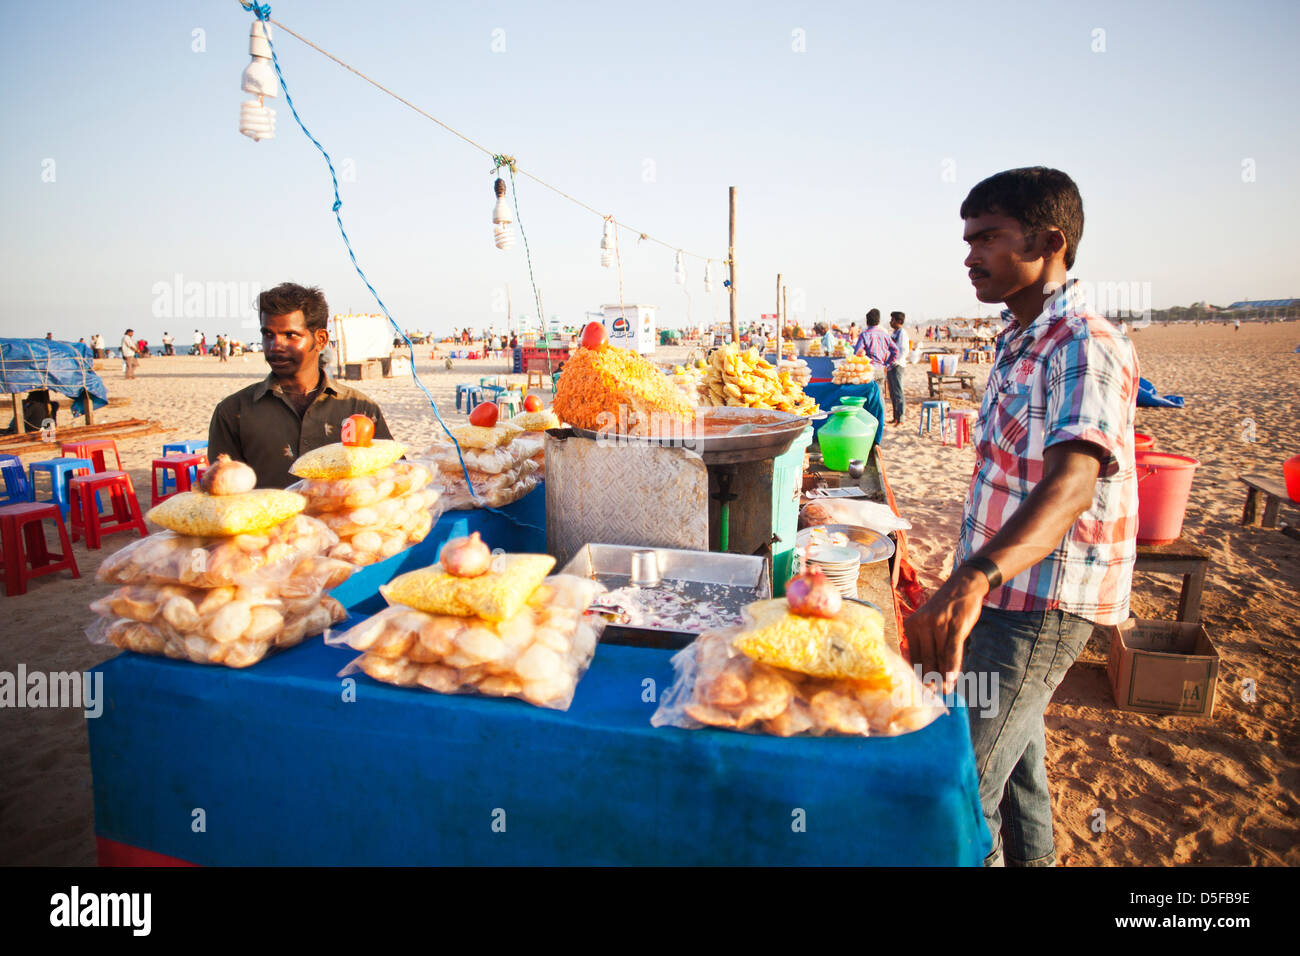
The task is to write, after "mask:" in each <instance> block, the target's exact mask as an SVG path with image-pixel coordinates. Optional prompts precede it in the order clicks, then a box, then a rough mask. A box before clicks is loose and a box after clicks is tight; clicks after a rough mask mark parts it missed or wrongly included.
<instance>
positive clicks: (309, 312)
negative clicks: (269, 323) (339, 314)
mask: <svg viewBox="0 0 1300 956" xmlns="http://www.w3.org/2000/svg"><path fill="white" fill-rule="evenodd" d="M298 311H301V312H302V317H303V319H304V321H305V322H306V324H307V328H308V330H309V331H312V332H317V331H320V330H322V329H324V328H326V327H327V326H328V324H329V311H330V310H329V306H328V305H327V304H326V303H325V293H323V292H321V290H320V289H318V288H316V287H315V286H312V287H311V288H310V289H308V288H306V287H305V286H300V285H298V284H296V283H293V282H281V283H280V284H279V285H278V286H276V287H275V288H274V289H267V290H266V291H265V292H263V293H262V294H261V295H259V296H258V297H257V315H258V318H263V317H265V316H268V315H288V314H289V313H291V312H298Z"/></svg>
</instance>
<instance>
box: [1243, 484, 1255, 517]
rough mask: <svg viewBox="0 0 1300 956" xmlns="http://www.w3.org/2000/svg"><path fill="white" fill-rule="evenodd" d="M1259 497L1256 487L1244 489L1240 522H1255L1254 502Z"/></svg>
mask: <svg viewBox="0 0 1300 956" xmlns="http://www.w3.org/2000/svg"><path fill="white" fill-rule="evenodd" d="M1258 499H1259V489H1258V488H1249V487H1248V488H1247V489H1246V507H1245V508H1243V509H1242V511H1241V523H1242V524H1243V525H1252V524H1254V523H1255V503H1256V501H1257V500H1258Z"/></svg>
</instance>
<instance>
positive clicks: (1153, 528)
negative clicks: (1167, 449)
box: [1135, 451, 1200, 544]
mask: <svg viewBox="0 0 1300 956" xmlns="http://www.w3.org/2000/svg"><path fill="white" fill-rule="evenodd" d="M1135 458H1136V459H1137V476H1138V529H1137V540H1138V544H1169V543H1171V542H1173V541H1177V540H1178V536H1179V535H1180V534H1182V533H1183V516H1184V515H1185V514H1186V513H1187V498H1188V496H1189V495H1190V494H1191V492H1192V478H1193V476H1194V475H1195V474H1196V469H1197V466H1199V465H1200V462H1199V461H1197V460H1196V459H1195V458H1186V457H1184V456H1183V455H1168V454H1165V453H1164V452H1162V451H1140V452H1137V453H1136V455H1135Z"/></svg>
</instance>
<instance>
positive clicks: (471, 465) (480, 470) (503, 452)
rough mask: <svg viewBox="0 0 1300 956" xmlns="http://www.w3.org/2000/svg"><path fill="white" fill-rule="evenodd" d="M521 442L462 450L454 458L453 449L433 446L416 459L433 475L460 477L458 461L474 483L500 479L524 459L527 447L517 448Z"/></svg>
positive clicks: (437, 444)
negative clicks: (484, 477) (487, 478)
mask: <svg viewBox="0 0 1300 956" xmlns="http://www.w3.org/2000/svg"><path fill="white" fill-rule="evenodd" d="M520 441H522V438H519V439H515V440H514V441H509V442H506V443H505V444H504V445H497V446H496V447H495V448H462V449H461V450H460V451H461V453H460V455H457V454H456V446H455V445H452V444H444V443H441V442H439V443H435V444H433V445H430V446H429V447H428V448H427V449H426V450H425V452H424V454H422V455H421V456H420V458H419V461H420V462H421V463H426V462H427V463H428V464H429V465H430V467H432V468H434V469H436V470H437V471H439V472H441V473H445V474H449V475H457V474H460V473H461V467H460V460H461V457H464V459H465V467H466V468H468V469H469V472H470V475H471V477H473V478H475V480H476V481H477V479H478V477H479V476H480V475H500V474H504V473H506V472H510V471H513V470H514V469H516V468H518V467H519V463H520V462H521V461H523V460H524V459H525V458H527V457H528V447H529V446H527V445H521V444H520Z"/></svg>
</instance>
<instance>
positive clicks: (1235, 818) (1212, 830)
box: [0, 323, 1300, 866]
mask: <svg viewBox="0 0 1300 956" xmlns="http://www.w3.org/2000/svg"><path fill="white" fill-rule="evenodd" d="M1132 337H1133V341H1134V342H1135V344H1136V346H1137V349H1138V355H1139V359H1140V362H1141V365H1142V372H1143V375H1144V376H1145V377H1147V378H1148V379H1150V380H1152V381H1153V382H1154V383H1155V384H1156V386H1157V388H1158V389H1160V391H1161V392H1162V393H1173V394H1179V395H1182V396H1184V397H1185V398H1186V407H1185V408H1183V409H1139V411H1138V418H1137V422H1138V429H1139V430H1140V431H1143V432H1145V433H1148V434H1151V435H1153V436H1154V437H1155V438H1156V442H1157V448H1158V449H1160V450H1162V451H1168V452H1172V453H1175V454H1181V455H1188V456H1191V457H1194V458H1196V459H1198V460H1199V461H1200V462H1201V466H1200V468H1199V469H1198V471H1197V473H1196V478H1195V482H1194V485H1193V488H1192V495H1191V502H1190V505H1189V508H1188V513H1187V517H1186V521H1185V525H1184V535H1185V536H1188V537H1190V538H1192V539H1193V540H1194V541H1195V542H1196V543H1197V544H1198V545H1199V546H1200V547H1202V548H1204V549H1205V550H1206V551H1207V552H1209V554H1210V555H1211V565H1210V570H1209V576H1208V579H1207V581H1206V588H1205V595H1204V600H1203V605H1202V617H1203V622H1204V624H1205V626H1206V628H1207V629H1208V631H1209V633H1210V635H1211V638H1212V639H1213V641H1214V643H1215V645H1216V647H1217V648H1218V651H1219V654H1220V655H1221V659H1222V662H1221V670H1220V677H1219V691H1218V702H1217V706H1216V709H1215V712H1214V716H1213V717H1212V718H1211V719H1204V720H1197V719H1191V718H1173V717H1169V718H1164V717H1148V716H1142V715H1137V714H1131V713H1125V712H1123V711H1120V710H1118V709H1117V708H1116V707H1115V706H1114V703H1113V701H1112V698H1111V692H1110V688H1109V685H1108V683H1107V679H1106V671H1105V661H1106V653H1107V643H1106V640H1105V638H1104V635H1103V634H1102V633H1101V632H1100V631H1098V632H1097V633H1095V634H1094V636H1093V639H1092V641H1091V642H1090V644H1089V646H1088V648H1087V649H1086V651H1085V653H1084V656H1083V658H1081V659H1080V661H1079V662H1078V663H1077V664H1076V665H1075V667H1074V668H1073V670H1072V671H1071V672H1070V674H1069V675H1068V676H1067V678H1066V680H1065V682H1064V683H1063V684H1062V686H1061V687H1060V688H1059V689H1058V691H1057V693H1056V697H1055V699H1054V701H1053V703H1052V705H1051V706H1050V707H1049V709H1048V712H1047V724H1048V753H1049V756H1048V775H1049V779H1050V780H1051V786H1052V791H1053V801H1054V808H1055V819H1056V828H1057V829H1056V836H1057V848H1058V853H1059V854H1060V857H1061V861H1062V863H1063V864H1065V865H1074V866H1079V865H1083V866H1090V865H1172V864H1199V865H1205V864H1218V865H1247V864H1291V865H1295V864H1297V863H1300V839H1298V838H1297V837H1298V836H1300V798H1297V796H1296V794H1297V793H1300V732H1298V731H1300V726H1298V720H1297V716H1296V713H1295V710H1294V707H1293V706H1292V702H1293V700H1294V699H1295V696H1296V691H1297V686H1296V685H1297V678H1296V676H1295V667H1294V658H1295V653H1296V647H1295V637H1296V633H1297V630H1298V628H1297V623H1298V622H1300V596H1298V595H1300V542H1297V541H1295V540H1292V539H1290V538H1287V537H1286V536H1284V535H1282V534H1281V533H1280V532H1279V531H1277V530H1268V529H1263V528H1260V527H1253V528H1244V527H1241V526H1240V524H1239V521H1240V516H1241V509H1242V504H1243V502H1244V498H1245V491H1244V487H1243V486H1242V485H1241V484H1240V483H1239V482H1237V481H1236V480H1235V477H1236V475H1237V474H1238V473H1245V472H1261V473H1267V474H1272V475H1274V476H1275V477H1276V478H1277V479H1278V480H1281V474H1282V462H1283V460H1285V459H1286V458H1288V457H1290V456H1292V455H1295V454H1298V453H1300V433H1297V430H1296V427H1295V422H1294V410H1295V407H1296V402H1295V394H1296V386H1297V384H1298V383H1300V355H1297V354H1294V351H1293V350H1294V349H1295V348H1296V346H1297V344H1300V323H1290V324H1273V325H1259V324H1247V325H1244V326H1242V328H1241V330H1240V331H1237V332H1234V330H1233V329H1232V328H1231V327H1230V326H1229V327H1224V326H1201V327H1181V328H1180V327H1167V328H1166V327H1148V328H1145V329H1141V330H1137V331H1135V332H1133V333H1132ZM686 353H687V350H686V349H684V348H677V349H661V350H659V352H657V353H656V354H655V355H654V356H653V357H654V359H655V361H657V362H659V363H660V364H670V363H672V362H673V361H676V360H680V359H681V358H682V357H684V356H685V355H686ZM417 368H418V371H419V373H420V376H421V379H422V380H423V382H424V383H425V385H426V387H427V388H428V389H429V391H430V392H431V393H432V395H433V397H434V398H435V400H436V401H437V402H438V405H439V408H440V409H441V410H442V413H443V416H444V418H445V419H446V420H447V421H448V422H449V423H450V422H453V421H457V422H458V421H462V420H463V419H464V413H463V412H461V413H457V412H456V410H455V385H456V384H457V383H458V382H466V381H477V379H478V377H479V376H481V375H491V374H497V373H503V372H505V371H506V367H505V363H504V361H494V360H482V361H463V360H457V361H456V362H455V368H453V369H451V370H448V369H446V368H445V367H444V366H443V363H442V361H441V360H438V361H436V362H435V361H433V360H432V359H431V358H430V354H429V349H428V347H422V348H421V349H420V350H419V361H418V362H417ZM963 369H964V370H966V371H971V372H973V373H974V374H975V381H976V386H977V388H978V387H982V384H983V381H984V379H985V378H986V377H987V374H988V369H989V366H988V365H969V364H968V365H964V366H963ZM266 371H267V367H266V365H265V363H264V362H263V360H262V357H261V356H260V355H249V356H244V357H239V358H235V359H232V360H231V361H230V363H229V364H224V365H223V364H219V363H218V362H217V360H216V359H215V358H197V357H193V358H192V357H174V358H158V357H154V358H149V359H147V360H145V361H142V362H141V363H140V367H139V370H138V376H137V378H136V379H135V380H133V381H125V380H124V379H123V375H122V371H121V367H120V363H118V362H112V361H110V362H108V363H106V369H105V371H104V372H103V373H102V374H103V377H104V379H105V383H106V384H107V386H108V390H109V394H110V395H111V396H113V397H114V398H124V399H128V400H129V401H128V403H127V404H125V405H120V406H115V407H111V408H108V409H104V410H103V411H101V412H100V413H99V414H98V416H97V419H96V421H97V422H100V421H114V420H124V419H128V418H138V419H152V420H157V421H158V422H160V423H161V425H162V427H163V428H164V429H165V431H164V432H160V433H157V434H153V435H148V436H145V437H140V438H126V439H121V440H119V441H118V448H119V451H120V453H121V456H122V461H123V466H124V467H125V469H126V470H127V471H129V472H130V474H131V476H132V479H133V481H134V483H135V488H136V490H137V493H138V494H139V495H140V499H141V504H142V505H143V506H144V507H145V508H146V509H147V508H148V504H149V502H148V496H149V484H150V473H149V462H150V459H152V458H154V457H157V456H158V455H160V454H161V447H162V444H163V442H165V441H172V440H182V439H186V438H206V437H207V427H208V421H209V418H210V416H211V413H212V409H213V407H214V406H215V404H216V403H217V402H218V401H219V400H220V399H221V398H222V397H224V396H225V395H227V394H230V393H231V392H233V391H235V390H237V389H239V388H241V387H243V386H245V385H247V384H250V383H251V382H254V381H256V380H257V379H259V378H261V377H263V376H264V375H265V374H266ZM516 378H517V379H519V380H521V381H522V378H523V377H522V376H517V377H516ZM353 384H358V385H359V387H360V388H361V389H362V390H363V391H364V392H366V393H367V394H368V395H369V396H370V397H371V398H373V399H375V400H376V401H378V402H379V403H380V404H381V406H382V407H383V409H384V414H385V417H386V418H387V420H388V423H389V425H390V427H391V429H392V431H393V434H394V436H395V437H396V438H398V439H400V440H402V441H405V442H407V443H408V444H410V445H412V446H415V447H417V448H420V447H423V446H424V445H426V444H428V442H429V441H430V440H431V439H432V437H433V435H434V434H435V433H436V432H439V431H440V429H439V426H438V424H437V422H436V420H435V419H434V416H433V414H432V412H431V410H430V408H429V404H428V401H427V399H426V398H425V396H424V394H423V393H422V392H421V391H420V390H419V389H417V388H416V387H415V386H414V385H413V384H412V382H411V380H410V378H409V377H407V378H394V379H381V380H368V381H365V382H361V383H353ZM905 386H906V390H907V393H908V409H907V416H906V420H905V423H904V425H903V426H901V427H898V428H887V431H886V440H885V443H884V445H883V449H882V451H883V455H884V461H885V465H886V469H887V475H888V479H889V481H890V483H891V485H892V488H893V491H894V494H895V496H896V499H897V502H898V507H899V509H900V510H901V511H902V513H903V515H904V516H905V517H906V518H908V519H909V520H910V521H911V522H912V525H913V530H912V531H911V532H910V535H909V557H910V558H911V560H912V562H913V563H914V564H915V565H916V567H917V570H918V572H919V574H920V576H921V579H922V581H923V583H925V584H926V585H927V586H934V585H935V584H937V583H938V582H940V581H941V580H942V579H943V577H944V575H945V574H946V573H947V572H948V570H950V568H951V563H952V552H953V549H954V547H955V545H956V540H957V529H958V524H959V521H960V516H961V508H962V501H963V498H964V495H965V492H966V487H967V484H968V482H969V478H970V474H971V470H972V468H973V466H974V460H975V459H974V453H973V451H972V450H971V449H970V448H969V447H967V448H963V449H961V450H958V449H957V448H955V447H954V446H953V445H952V444H951V443H949V444H947V445H944V444H941V442H940V438H939V433H938V429H937V427H936V428H935V429H934V430H933V431H932V432H931V433H930V434H925V435H919V436H918V434H917V425H918V411H919V405H920V401H921V399H922V398H923V397H924V395H923V393H924V392H925V370H924V368H923V367H922V366H920V365H917V366H913V367H910V368H909V369H908V370H907V373H906V377H905ZM542 394H543V396H544V397H546V398H547V400H548V401H549V398H550V393H549V392H543V393H542ZM975 398H976V396H975V395H972V396H971V397H970V400H968V401H965V402H962V401H956V402H955V403H954V404H957V405H963V404H964V405H968V406H970V407H974V406H975V405H976V401H975ZM64 416H66V412H65V413H64ZM61 423H63V424H66V423H67V419H66V417H64V418H63V419H61ZM1247 438H1253V439H1254V440H1253V441H1248V440H1245V439H1247ZM52 454H57V448H54V449H52V451H51V452H49V453H37V454H34V455H28V456H24V461H25V462H30V461H33V460H38V459H40V458H45V457H51V456H52ZM1281 517H1282V519H1283V520H1284V521H1289V522H1291V523H1300V511H1297V509H1296V508H1294V507H1291V506H1284V507H1283V510H1282V513H1281ZM127 540H128V538H127V537H126V536H118V537H115V538H110V539H108V541H107V544H106V547H104V548H103V549H101V550H98V551H89V550H87V549H86V548H85V546H84V543H78V544H77V545H76V546H75V552H76V557H77V561H78V563H79V565H80V568H81V578H80V579H79V580H73V579H71V578H70V577H69V576H68V575H66V574H60V575H52V576H47V577H44V578H41V579H38V580H36V581H34V582H32V583H31V584H30V585H29V589H28V593H27V594H25V595H21V596H16V597H8V598H5V611H6V615H7V617H8V626H7V627H6V628H5V639H4V640H3V642H0V670H3V671H9V672H14V671H15V670H16V669H17V667H18V665H19V664H20V663H21V664H25V665H26V667H27V669H28V670H29V671H30V670H42V671H72V670H81V669H84V668H86V667H90V666H92V665H94V664H96V663H97V662H99V661H102V660H104V659H105V658H107V657H110V656H112V655H113V654H115V653H117V652H116V650H115V649H113V648H104V647H97V646H93V645H91V644H89V643H88V642H87V640H86V637H85V635H84V634H83V633H82V628H83V627H84V626H85V624H86V623H87V622H88V621H89V619H90V617H91V614H90V611H89V610H88V605H89V604H90V602H91V601H92V600H94V599H95V598H97V597H99V596H100V595H102V594H104V593H106V591H107V590H108V588H107V587H106V586H104V585H100V584H98V583H97V582H96V581H95V577H94V572H95V569H96V568H97V567H98V565H99V563H100V562H101V561H102V560H103V559H104V558H105V557H106V556H107V555H109V554H111V553H112V552H113V550H115V549H116V548H118V547H120V546H121V545H123V544H125V543H126V542H127ZM1177 599H1178V586H1177V581H1176V579H1174V578H1170V577H1157V576H1152V575H1138V576H1137V577H1136V578H1135V580H1134V585H1133V610H1134V612H1135V613H1136V614H1137V615H1138V616H1139V617H1148V618H1165V619H1172V618H1173V617H1174V616H1175V613H1176V608H1177ZM1246 680H1250V681H1254V685H1255V687H1256V696H1255V697H1254V699H1253V700H1251V699H1248V698H1249V696H1250V695H1248V694H1246V695H1243V691H1242V688H1243V681H1246ZM1288 755H1289V756H1288ZM0 765H2V766H4V767H5V773H4V776H3V778H2V780H0V863H3V864H25V865H65V864H82V865H89V864H93V863H94V862H95V844H94V820H93V806H92V795H91V777H90V761H89V755H88V751H87V740H86V731H85V722H84V719H83V717H82V714H81V712H80V711H76V710H70V709H66V710H59V709H44V710H27V709H4V710H0ZM1098 810H1101V811H1103V814H1104V827H1102V828H1100V832H1098V828H1097V822H1098V820H1099V819H1101V818H1099V816H1098V814H1097V813H1096V811H1098Z"/></svg>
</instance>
